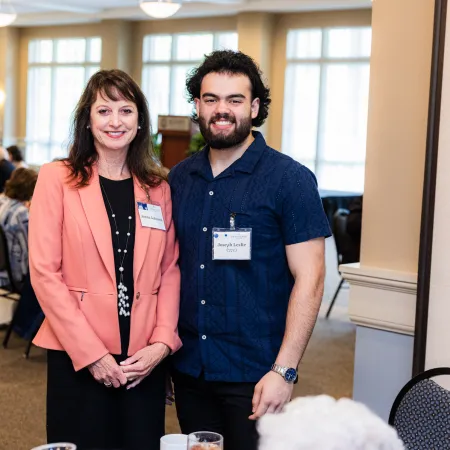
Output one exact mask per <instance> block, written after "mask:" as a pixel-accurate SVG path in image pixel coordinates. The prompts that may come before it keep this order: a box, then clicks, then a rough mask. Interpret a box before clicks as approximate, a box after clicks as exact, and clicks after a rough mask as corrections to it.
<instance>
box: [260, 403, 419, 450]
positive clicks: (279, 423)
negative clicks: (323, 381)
mask: <svg viewBox="0 0 450 450" xmlns="http://www.w3.org/2000/svg"><path fill="white" fill-rule="evenodd" d="M258 431H259V435H260V442H259V450H404V446H403V443H402V441H401V440H400V438H399V437H398V435H397V432H396V431H395V430H394V429H393V428H391V427H390V426H389V425H388V424H387V423H385V422H384V421H383V420H382V419H381V418H380V417H378V416H377V415H376V414H374V413H372V412H371V411H370V410H369V409H368V408H367V407H366V406H365V405H363V404H362V403H357V402H355V401H353V400H350V399H348V398H342V399H340V400H335V399H334V398H332V397H329V396H327V395H320V396H317V397H299V398H296V399H295V400H293V401H292V402H291V403H288V404H287V405H286V406H285V407H284V409H283V412H281V413H280V414H267V415H265V416H263V417H262V418H261V419H260V420H259V423H258ZM424 450H425V449H424Z"/></svg>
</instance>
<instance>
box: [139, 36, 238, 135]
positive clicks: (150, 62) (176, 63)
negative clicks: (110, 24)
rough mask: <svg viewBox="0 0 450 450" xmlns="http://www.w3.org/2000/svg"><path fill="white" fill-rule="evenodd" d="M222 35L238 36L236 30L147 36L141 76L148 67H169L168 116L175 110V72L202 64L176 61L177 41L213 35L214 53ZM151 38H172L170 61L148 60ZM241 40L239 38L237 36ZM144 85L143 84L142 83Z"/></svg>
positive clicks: (143, 48)
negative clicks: (178, 39)
mask: <svg viewBox="0 0 450 450" xmlns="http://www.w3.org/2000/svg"><path fill="white" fill-rule="evenodd" d="M222 34H236V35H237V31H236V30H222V31H194V32H177V33H149V34H146V35H145V36H144V38H143V46H142V70H141V76H142V77H143V75H144V71H145V69H146V68H147V67H152V66H153V67H158V66H159V67H161V66H164V67H168V68H169V76H170V80H169V99H168V100H169V101H168V105H169V112H168V114H169V115H170V114H172V113H171V111H173V110H174V109H175V100H174V95H175V93H176V89H175V88H174V87H175V70H174V68H176V67H189V68H192V67H195V66H198V65H199V64H201V63H202V59H187V60H186V59H176V39H177V37H178V36H181V35H189V36H204V35H212V36H213V48H212V50H213V51H214V50H215V49H217V47H218V41H219V36H220V35H222ZM149 37H171V38H172V42H171V49H170V59H169V60H157V59H153V60H146V58H145V56H146V55H144V50H145V40H146V39H147V38H149ZM237 37H238V38H239V36H238V35H237ZM142 84H143V83H142ZM152 127H153V128H154V130H156V128H157V124H152Z"/></svg>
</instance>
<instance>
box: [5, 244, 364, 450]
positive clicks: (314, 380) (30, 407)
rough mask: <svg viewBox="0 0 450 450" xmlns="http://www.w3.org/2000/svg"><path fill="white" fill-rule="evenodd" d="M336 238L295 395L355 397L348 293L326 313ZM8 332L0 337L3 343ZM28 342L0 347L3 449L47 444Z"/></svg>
mask: <svg viewBox="0 0 450 450" xmlns="http://www.w3.org/2000/svg"><path fill="white" fill-rule="evenodd" d="M335 257H336V256H335V253H334V247H333V242H332V240H330V239H329V240H327V267H328V273H327V279H326V283H325V294H324V302H323V305H322V309H321V313H320V317H319V320H318V322H317V325H316V328H315V330H314V333H313V336H312V339H311V342H310V344H309V346H308V349H307V351H306V354H305V356H304V358H303V361H302V363H301V366H300V375H299V383H298V384H297V385H296V388H295V395H296V396H299V395H317V394H322V393H326V394H329V395H332V396H334V397H337V398H339V397H344V396H347V397H349V396H351V394H352V384H353V353H354V340H355V327H354V326H353V325H352V324H351V323H350V322H349V321H348V318H347V303H348V289H345V288H344V289H343V290H342V291H341V293H340V295H339V298H338V301H337V304H336V306H335V308H334V310H333V312H332V315H331V318H330V320H325V319H324V315H325V311H326V308H327V306H328V305H327V303H328V301H329V299H330V298H331V297H332V295H333V292H334V289H335V288H336V286H337V284H338V280H339V279H338V274H337V271H336V263H335ZM3 335H4V333H3V332H1V333H0V339H1V340H3ZM24 349H25V343H24V342H23V341H21V340H20V339H18V338H14V337H13V338H12V339H11V341H10V346H9V348H8V349H7V350H3V348H1V349H0V424H1V426H0V449H2V450H3V449H11V450H30V449H31V448H32V447H33V446H36V445H39V444H42V443H45V383H46V365H45V353H44V351H42V350H40V349H38V348H35V347H34V348H33V349H32V352H31V357H30V359H29V360H25V359H24V358H23V356H22V354H23V351H24ZM177 430H178V424H177V420H176V416H175V409H174V407H170V408H168V409H167V432H168V433H173V432H176V431H177Z"/></svg>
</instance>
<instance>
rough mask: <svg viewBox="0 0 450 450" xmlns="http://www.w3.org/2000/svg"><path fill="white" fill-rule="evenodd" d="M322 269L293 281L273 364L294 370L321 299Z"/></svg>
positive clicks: (315, 318) (310, 331)
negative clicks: (281, 336) (284, 328)
mask: <svg viewBox="0 0 450 450" xmlns="http://www.w3.org/2000/svg"><path fill="white" fill-rule="evenodd" d="M324 272H325V271H324V269H323V268H321V269H320V271H319V273H317V274H314V275H312V274H310V276H308V277H297V279H296V281H295V284H294V288H293V289H292V293H291V297H290V299H289V307H288V313H287V318H286V331H285V334H284V338H283V342H282V344H281V348H280V351H279V353H278V357H277V360H276V362H277V364H280V365H282V366H286V367H294V368H295V367H297V366H298V364H299V362H300V360H301V359H302V357H303V354H304V352H305V350H306V346H307V345H308V342H309V339H310V337H311V334H312V332H313V329H314V325H315V323H316V320H317V315H318V313H319V309H320V304H321V301H322V296H323V283H324Z"/></svg>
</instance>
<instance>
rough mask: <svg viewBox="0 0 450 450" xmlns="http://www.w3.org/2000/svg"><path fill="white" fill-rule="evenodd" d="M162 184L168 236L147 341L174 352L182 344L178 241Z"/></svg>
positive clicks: (166, 190) (166, 186)
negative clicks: (162, 345) (179, 329)
mask: <svg viewBox="0 0 450 450" xmlns="http://www.w3.org/2000/svg"><path fill="white" fill-rule="evenodd" d="M162 187H163V189H164V203H165V208H164V210H165V223H166V226H167V231H166V233H167V236H166V247H165V249H164V254H163V257H162V262H161V285H160V287H159V293H158V304H157V306H156V326H155V329H154V330H153V333H152V336H151V338H150V344H154V343H155V342H162V343H164V344H166V345H167V346H168V347H169V348H170V350H171V351H172V353H174V352H176V351H177V350H178V349H179V348H180V347H181V345H182V344H181V340H180V338H179V336H178V329H177V327H178V316H179V310H180V269H179V267H178V242H177V241H176V237H175V227H174V224H173V220H172V199H171V196H170V188H169V185H168V184H167V183H165V182H164V184H163V186H162Z"/></svg>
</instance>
